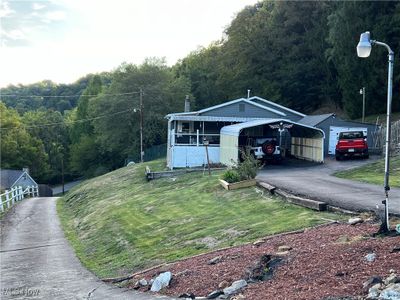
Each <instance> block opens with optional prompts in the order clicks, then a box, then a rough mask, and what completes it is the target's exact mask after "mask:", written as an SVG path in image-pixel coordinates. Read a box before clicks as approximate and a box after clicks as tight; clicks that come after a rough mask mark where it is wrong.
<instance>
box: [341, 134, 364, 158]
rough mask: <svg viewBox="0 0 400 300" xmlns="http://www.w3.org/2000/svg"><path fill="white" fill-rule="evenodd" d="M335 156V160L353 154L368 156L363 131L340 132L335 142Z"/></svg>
mask: <svg viewBox="0 0 400 300" xmlns="http://www.w3.org/2000/svg"><path fill="white" fill-rule="evenodd" d="M335 156H336V160H341V159H343V158H344V157H353V156H361V157H363V158H368V157H369V154H368V144H367V138H366V137H365V136H364V133H363V132H362V131H347V132H341V133H340V134H339V140H338V142H337V144H336V151H335Z"/></svg>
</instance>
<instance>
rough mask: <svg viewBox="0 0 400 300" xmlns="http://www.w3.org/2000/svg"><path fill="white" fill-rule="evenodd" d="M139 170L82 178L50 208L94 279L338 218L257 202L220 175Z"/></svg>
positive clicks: (252, 193)
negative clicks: (151, 175)
mask: <svg viewBox="0 0 400 300" xmlns="http://www.w3.org/2000/svg"><path fill="white" fill-rule="evenodd" d="M164 164H165V161H163V160H157V161H153V162H148V163H146V165H149V166H150V167H151V169H162V168H163V165H164ZM144 167H145V165H143V164H137V165H134V166H130V167H124V168H121V169H119V170H116V171H114V172H111V173H108V174H105V175H103V176H100V177H97V178H94V179H91V180H88V181H85V182H83V183H82V184H80V185H79V186H77V187H75V188H73V189H72V190H71V191H70V192H69V193H68V195H66V196H65V197H64V198H61V199H60V200H59V201H58V203H57V208H58V213H59V216H60V219H61V223H62V226H63V228H64V231H65V235H66V237H67V238H68V239H69V241H70V242H71V244H72V246H73V248H74V249H75V251H76V253H77V255H78V257H79V258H80V260H81V261H82V262H83V263H84V265H85V266H86V267H88V268H89V269H90V270H92V271H93V272H94V273H95V274H96V275H98V276H99V277H112V276H119V275H122V274H127V273H130V272H133V271H135V270H138V269H141V268H145V267H149V266H152V265H156V264H159V263H163V262H171V261H174V260H177V259H180V258H183V257H188V256H192V255H195V254H199V253H203V252H208V251H210V250H212V249H217V248H222V247H226V246H233V245H238V244H242V243H245V242H249V241H253V240H255V239H257V238H260V237H262V236H266V235H270V234H274V233H278V232H284V231H290V230H296V229H300V228H304V227H308V226H312V225H316V224H320V223H324V222H326V219H327V218H328V219H338V218H340V216H339V215H335V214H331V213H318V212H315V211H312V210H309V209H305V208H302V207H299V206H295V205H292V204H288V203H285V202H282V201H280V200H277V199H272V198H268V197H263V196H262V195H261V192H260V191H259V190H258V189H257V188H254V187H252V188H246V189H241V190H236V191H226V190H225V189H223V188H222V187H221V186H220V185H219V183H218V180H217V179H218V178H219V177H220V176H221V174H222V171H220V172H213V175H212V176H210V177H209V176H208V174H207V173H206V174H204V175H203V174H202V173H189V174H186V175H183V176H179V177H176V178H163V179H159V180H155V181H150V182H146V180H145V178H144ZM324 219H325V220H324Z"/></svg>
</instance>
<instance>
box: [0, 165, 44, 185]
mask: <svg viewBox="0 0 400 300" xmlns="http://www.w3.org/2000/svg"><path fill="white" fill-rule="evenodd" d="M17 186H21V187H22V188H23V189H25V188H27V187H31V186H34V187H36V188H37V187H38V184H37V183H36V181H35V180H34V179H33V178H32V177H31V176H30V175H29V169H28V168H23V169H22V170H10V169H0V189H1V190H9V189H12V188H14V187H17Z"/></svg>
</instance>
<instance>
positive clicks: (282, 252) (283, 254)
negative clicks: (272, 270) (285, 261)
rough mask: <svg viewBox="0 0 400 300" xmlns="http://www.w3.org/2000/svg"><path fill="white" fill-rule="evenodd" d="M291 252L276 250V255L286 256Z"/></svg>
mask: <svg viewBox="0 0 400 300" xmlns="http://www.w3.org/2000/svg"><path fill="white" fill-rule="evenodd" d="M288 254H289V251H281V252H276V253H275V255H276V256H286V255H288Z"/></svg>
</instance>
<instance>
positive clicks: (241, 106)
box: [239, 103, 245, 112]
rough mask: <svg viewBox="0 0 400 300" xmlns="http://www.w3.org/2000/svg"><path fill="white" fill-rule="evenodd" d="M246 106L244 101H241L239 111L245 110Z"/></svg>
mask: <svg viewBox="0 0 400 300" xmlns="http://www.w3.org/2000/svg"><path fill="white" fill-rule="evenodd" d="M244 109H245V106H244V103H239V112H244Z"/></svg>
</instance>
